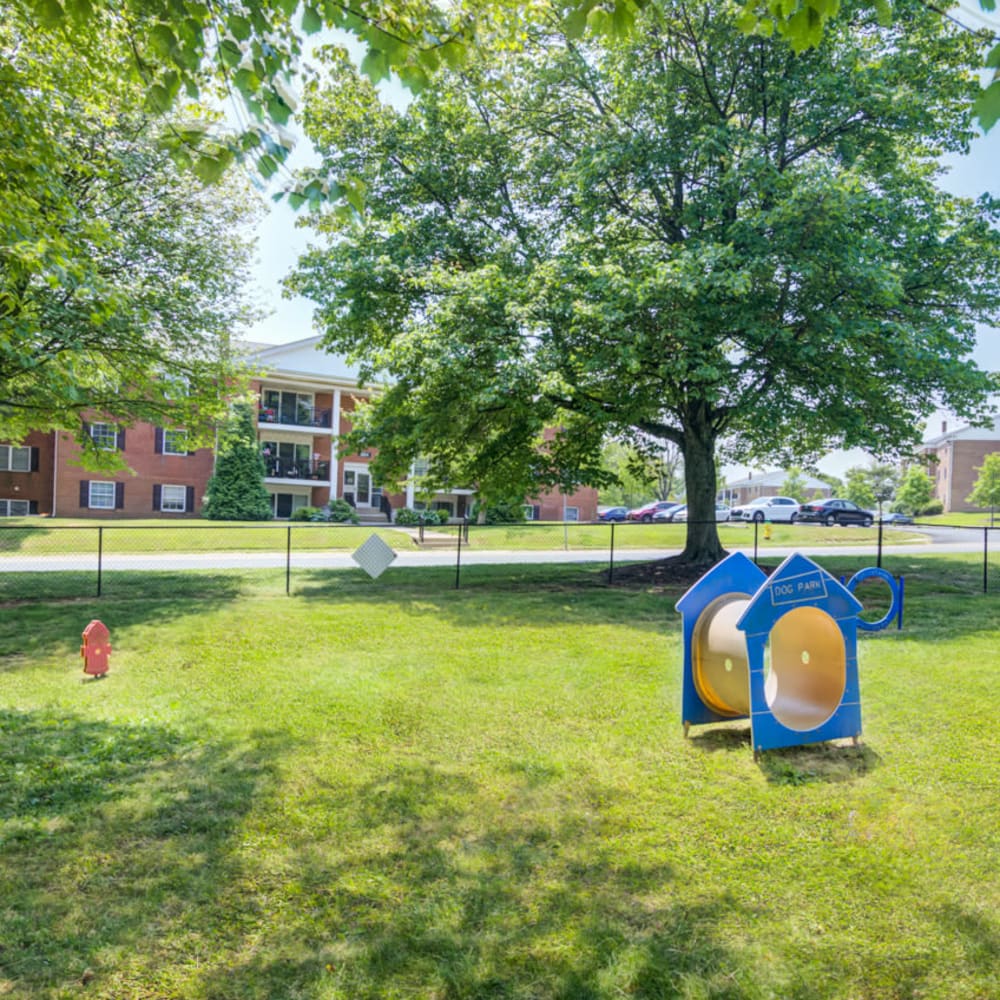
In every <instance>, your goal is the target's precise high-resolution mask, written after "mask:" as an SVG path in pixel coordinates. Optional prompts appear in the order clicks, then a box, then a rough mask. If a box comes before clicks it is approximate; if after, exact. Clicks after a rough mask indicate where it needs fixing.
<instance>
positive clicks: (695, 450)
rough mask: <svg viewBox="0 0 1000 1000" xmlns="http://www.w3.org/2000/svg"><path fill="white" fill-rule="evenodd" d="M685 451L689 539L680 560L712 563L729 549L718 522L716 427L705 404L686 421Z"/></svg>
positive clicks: (694, 562) (696, 563)
mask: <svg viewBox="0 0 1000 1000" xmlns="http://www.w3.org/2000/svg"><path fill="white" fill-rule="evenodd" d="M683 451H684V483H685V486H686V489H687V540H686V542H685V545H684V551H683V552H682V553H681V554H680V556H679V557H678V561H680V562H686V563H691V564H693V565H699V566H700V565H705V566H710V565H712V564H714V563H717V562H718V561H719V560H720V559H721V558H722V557H723V556H724V555H725V550H724V549H723V548H722V543H721V542H720V541H719V530H718V527H717V526H716V523H715V492H716V483H715V431H714V430H713V429H712V426H711V423H710V422H709V420H708V415H707V413H706V412H705V408H704V407H703V406H700V407H698V409H697V411H696V412H695V413H693V414H691V415H689V418H688V419H687V420H686V421H685V427H684V448H683Z"/></svg>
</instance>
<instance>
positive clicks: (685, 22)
mask: <svg viewBox="0 0 1000 1000" xmlns="http://www.w3.org/2000/svg"><path fill="white" fill-rule="evenodd" d="M896 15H897V16H896V18H895V19H894V20H893V22H892V24H891V25H888V26H886V25H882V24H880V23H878V22H877V21H876V19H875V18H874V17H873V16H872V15H871V13H870V11H869V9H868V5H867V4H863V3H862V4H856V5H845V10H844V11H843V12H842V14H841V16H840V17H839V18H838V19H837V20H836V21H835V22H831V24H830V25H828V28H827V31H826V34H825V35H824V37H823V39H822V41H821V43H820V44H819V45H818V46H817V47H816V48H815V49H813V50H811V51H809V52H806V53H804V54H803V55H801V56H795V55H793V54H792V53H791V52H790V51H789V49H788V47H787V45H785V44H784V43H783V42H780V41H777V40H774V39H767V38H762V37H755V36H747V35H745V34H743V33H741V32H740V31H738V30H736V25H735V18H736V16H737V14H736V11H735V10H734V8H733V7H732V6H730V5H729V4H726V3H717V4H687V3H683V2H670V0H664V2H660V3H655V4H650V5H649V6H648V7H646V9H645V11H644V13H643V15H642V17H643V20H642V24H641V29H640V30H637V31H635V32H634V33H632V34H631V35H630V36H629V37H628V39H626V40H624V41H621V40H620V41H614V40H605V41H604V43H603V44H600V45H598V44H595V43H587V44H583V43H580V42H579V41H575V40H573V39H572V38H568V37H567V36H566V34H565V33H564V32H561V31H559V30H556V29H552V30H547V31H543V30H540V29H536V30H534V31H532V32H531V33H530V37H529V38H528V39H527V40H526V42H525V45H524V47H523V49H521V50H520V51H516V52H512V53H509V54H499V55H496V56H493V57H486V56H484V57H483V58H482V59H481V60H480V61H479V62H477V63H476V64H471V65H467V66H466V67H464V68H463V70H462V71H461V72H460V73H449V72H446V73H442V74H441V75H439V77H438V78H437V79H435V81H434V82H433V83H432V84H431V85H430V86H429V87H427V88H426V89H425V90H424V91H423V92H422V93H421V95H420V96H419V97H418V98H417V99H416V100H415V101H414V103H413V104H412V105H411V107H410V108H409V109H408V110H407V112H406V113H404V114H399V113H396V112H394V111H392V110H389V109H387V108H384V107H381V106H380V105H379V103H378V101H377V98H376V95H375V93H374V91H373V90H372V88H371V86H370V85H369V84H368V83H367V82H366V81H364V80H362V79H361V78H359V77H358V75H357V74H356V73H355V72H354V70H353V69H352V67H351V66H350V65H349V64H347V63H346V61H341V62H339V63H338V64H337V65H336V66H335V67H334V68H333V80H332V83H331V85H330V86H329V87H326V88H325V89H322V90H319V91H317V92H316V93H315V95H313V96H312V97H311V99H310V101H309V102H308V104H307V106H306V108H305V118H304V120H305V124H306V127H307V130H308V132H309V134H310V136H311V138H312V139H313V142H314V144H315V145H316V147H317V149H318V150H319V151H320V152H321V154H322V155H323V156H324V162H325V164H326V165H327V167H328V168H329V169H330V170H331V171H341V170H343V171H347V172H350V173H352V174H354V175H356V176H358V177H359V178H361V179H362V180H363V183H364V184H365V187H366V192H367V193H366V198H367V213H366V215H365V217H364V219H363V220H345V219H344V218H343V217H338V216H336V215H333V214H326V215H324V216H322V217H317V218H314V219H313V220H312V221H311V224H312V225H313V226H314V228H315V230H316V232H317V233H318V235H319V236H320V237H322V238H323V241H324V244H323V245H320V246H317V247H316V248H314V249H313V250H312V251H311V252H309V253H308V254H307V255H306V256H305V257H304V258H303V259H302V260H301V262H300V265H299V267H298V269H297V271H296V273H295V274H294V276H293V279H292V281H291V287H292V288H293V289H294V290H295V291H298V292H301V293H304V294H306V295H307V296H309V297H311V298H313V299H314V300H315V301H317V302H318V303H319V309H318V313H317V316H318V320H319V322H320V323H321V324H322V325H323V327H324V329H325V331H326V342H327V344H328V346H329V347H331V348H332V349H335V350H339V351H346V352H348V353H350V354H351V355H353V356H354V357H355V358H356V359H357V360H359V361H360V362H361V363H362V365H363V367H364V370H365V372H366V374H367V376H368V377H370V378H378V379H384V380H386V381H387V382H388V383H389V385H388V388H387V389H386V391H385V392H384V393H383V394H382V396H381V397H380V399H379V400H378V401H377V403H376V404H375V405H374V406H373V407H372V408H371V409H370V410H369V411H368V412H367V414H366V415H365V416H364V418H363V419H362V421H361V422H360V423H359V426H358V429H357V432H356V433H357V440H358V441H362V440H363V441H366V442H368V443H371V442H375V441H377V442H378V445H379V447H380V449H381V450H380V454H379V458H378V463H379V474H380V476H381V478H383V480H385V481H389V480H391V479H392V478H394V477H398V476H399V475H402V474H403V473H404V472H405V469H406V468H407V467H408V464H409V461H410V459H411V458H412V457H413V456H414V455H415V454H417V453H423V454H425V455H428V456H429V457H430V458H431V459H432V463H433V467H434V468H435V469H436V470H437V472H438V474H439V475H440V476H441V477H442V479H443V480H446V481H450V482H452V483H455V482H460V481H461V482H475V483H478V484H480V486H481V487H483V488H485V489H487V490H489V489H492V488H496V489H500V488H501V486H502V485H503V484H506V488H507V490H509V488H510V485H511V484H512V483H517V484H518V485H523V486H525V488H526V491H527V488H528V487H530V486H531V485H532V484H535V485H537V484H538V483H560V484H561V485H563V486H572V485H573V484H574V483H575V482H577V481H597V480H596V478H595V477H596V475H597V474H598V473H599V463H598V462H597V461H596V459H597V456H598V455H599V445H600V441H601V439H602V438H603V437H604V436H605V435H607V434H612V435H615V436H617V437H619V438H624V439H627V438H628V437H629V436H630V435H631V436H639V435H641V436H643V437H644V438H652V439H655V440H660V441H662V442H669V443H673V444H675V445H676V446H677V447H679V448H680V450H681V452H682V453H683V456H684V465H685V477H686V494H687V500H688V505H689V511H690V514H691V519H690V521H689V523H688V544H687V549H686V553H685V555H686V558H688V559H692V560H698V561H706V560H712V559H715V558H717V557H718V555H719V554H720V553H721V547H720V546H719V542H718V535H717V532H716V529H715V523H714V517H713V506H714V494H715V488H716V484H715V452H716V445H717V443H718V442H720V441H722V440H726V441H729V440H732V441H734V442H735V451H736V453H737V454H741V455H743V456H753V455H758V456H766V457H767V458H768V460H769V461H772V462H773V461H775V460H778V461H782V462H788V461H793V460H795V459H797V458H801V457H809V456H810V455H811V454H813V453H816V452H819V451H822V450H825V449H827V448H829V447H831V446H834V445H843V446H847V447H851V446H862V447H866V448H868V449H870V450H873V451H876V452H879V453H886V452H891V451H892V450H894V449H903V448H906V447H907V446H908V445H910V444H911V443H913V442H914V441H915V440H917V439H918V438H919V434H920V428H921V426H922V423H923V418H924V417H925V415H926V414H927V413H928V412H929V411H930V410H931V409H932V408H933V407H935V406H937V405H939V404H941V403H946V404H947V405H949V406H950V407H951V408H952V409H954V410H956V411H957V412H960V413H963V414H965V415H967V416H970V417H972V418H976V417H979V416H981V415H982V414H983V413H984V412H985V410H986V406H987V397H988V394H989V392H990V390H991V389H992V388H993V387H994V385H995V383H994V382H993V380H992V379H991V378H990V377H989V376H987V375H986V374H984V373H982V372H980V371H979V370H978V369H977V368H976V366H975V365H974V364H973V362H972V361H971V360H970V357H969V356H970V352H971V350H972V347H973V345H974V325H975V323H976V322H977V321H980V322H989V321H991V320H992V319H994V318H995V316H996V310H997V306H996V303H997V301H998V300H997V293H998V291H1000V279H998V261H1000V245H998V237H997V234H996V232H995V231H994V230H993V228H992V223H993V222H994V221H995V219H996V217H997V206H996V205H995V204H994V203H993V202H992V201H990V200H989V199H988V198H984V199H983V200H981V201H980V202H978V203H973V202H970V201H967V200H962V199H958V198H954V197H952V196H950V195H947V194H945V193H943V192H941V191H940V190H939V189H938V188H937V187H936V185H935V180H936V175H937V167H936V159H937V157H939V156H940V155H941V154H942V153H944V152H947V151H954V150H959V149H962V148H964V146H965V144H966V143H967V142H968V140H969V138H970V135H971V123H970V121H969V118H968V114H967V110H968V102H969V98H970V95H971V94H972V93H973V92H974V91H975V88H976V87H977V83H976V81H975V80H974V79H972V76H971V74H969V73H967V72H964V71H963V67H966V66H968V65H969V63H970V60H971V57H972V55H973V54H974V49H975V43H974V41H973V40H972V39H970V38H969V37H968V36H967V35H965V34H963V33H961V32H958V31H956V30H953V29H952V28H951V26H950V25H949V24H948V23H947V22H946V21H942V19H941V18H940V17H938V16H937V15H936V14H934V13H933V12H930V11H928V10H927V8H926V7H925V6H924V5H923V4H921V3H918V2H914V3H900V4H898V5H897V7H896ZM546 427H558V428H559V429H560V433H559V434H558V435H557V436H556V439H555V440H554V441H552V442H551V443H549V444H546V445H545V446H544V447H542V446H541V444H540V443H541V441H542V435H543V431H544V429H545V428H546ZM700 522H705V523H704V524H702V523H700Z"/></svg>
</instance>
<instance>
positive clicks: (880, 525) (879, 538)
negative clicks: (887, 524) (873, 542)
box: [875, 504, 882, 569]
mask: <svg viewBox="0 0 1000 1000" xmlns="http://www.w3.org/2000/svg"><path fill="white" fill-rule="evenodd" d="M879 506H881V504H880V505H879ZM875 565H876V566H877V567H878V568H879V569H881V568H882V516H881V514H880V515H879V519H878V558H876V560H875Z"/></svg>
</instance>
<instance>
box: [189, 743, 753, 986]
mask: <svg viewBox="0 0 1000 1000" xmlns="http://www.w3.org/2000/svg"><path fill="white" fill-rule="evenodd" d="M606 794H607V790H600V789H594V795H595V796H596V797H599V796H601V795H606ZM534 795H535V792H533V791H531V790H526V789H521V790H519V791H516V792H515V791H512V792H511V793H510V796H509V797H508V799H507V800H506V801H505V802H502V803H497V802H496V801H492V800H490V799H489V797H488V796H487V795H484V793H483V790H482V789H480V788H479V787H478V786H477V784H476V783H475V782H474V781H473V780H472V779H471V778H470V777H469V776H468V775H467V774H464V773H461V772H455V771H448V770H445V769H443V768H441V767H438V766H434V765H429V764H425V763H415V764H413V765H398V766H394V767H392V768H390V769H389V770H388V771H387V772H386V773H384V774H382V775H380V776H378V777H376V778H373V779H372V780H370V781H367V782H364V783H362V784H360V785H359V786H358V787H356V788H355V789H353V790H352V794H351V796H350V802H348V803H345V802H343V801H342V800H341V798H339V797H338V796H337V795H336V793H335V792H334V791H333V790H331V793H330V797H329V799H328V800H327V801H326V802H325V803H323V808H324V809H325V810H329V811H331V812H333V813H336V814H339V817H340V822H339V823H338V828H340V829H342V827H341V824H342V823H347V824H348V825H349V826H350V833H349V835H348V836H347V837H346V839H345V840H344V841H342V842H345V843H346V847H345V850H346V853H347V854H348V860H345V861H343V862H341V863H337V862H332V863H329V864H324V863H323V862H322V861H321V860H319V859H318V858H317V856H316V854H315V853H314V852H313V851H311V850H309V849H308V848H306V849H303V850H302V851H301V852H300V854H299V857H298V859H297V860H296V862H295V863H294V864H293V866H292V867H293V868H294V870H295V871H296V872H297V874H298V876H299V881H300V888H299V892H298V896H297V905H296V908H295V910H294V912H288V913H287V916H284V915H283V916H282V919H281V920H279V921H276V922H275V923H274V924H273V925H272V927H271V928H270V931H271V934H270V941H269V946H268V947H267V948H264V949H258V950H257V951H256V952H255V953H252V954H247V953H246V952H244V954H243V956H242V957H241V961H240V964H237V965H235V966H229V967H227V968H226V969H221V968H219V969H216V970H213V972H212V973H211V974H210V975H209V977H208V978H207V980H205V981H204V983H203V984H202V990H201V992H202V993H204V995H206V996H211V997H233V998H235V997H261V998H264V997H271V996H293V995H329V996H336V997H351V998H356V1000H376V998H384V997H387V996H426V997H431V996H434V997H441V998H455V1000H457V998H460V997H467V998H488V997H510V998H514V997H538V998H565V1000H570V998H572V1000H587V998H597V997H610V996H616V995H634V996H640V997H659V996H664V997H665V996H674V995H678V994H679V993H680V992H681V990H680V987H681V985H682V984H684V983H691V984H693V983H695V982H697V983H699V984H704V985H705V986H706V988H707V989H708V990H709V992H710V995H712V996H718V997H732V998H736V997H739V996H743V995H745V994H743V993H742V992H741V989H740V985H739V978H740V977H739V976H738V975H733V974H732V969H733V968H734V965H735V964H736V963H735V960H734V958H733V956H732V955H731V954H730V953H729V951H728V950H727V948H726V947H725V946H724V945H723V944H722V943H721V941H720V938H719V935H718V933H717V930H716V928H717V924H718V922H719V921H720V920H722V919H725V918H726V917H727V916H729V915H731V914H732V913H733V911H738V910H739V906H738V905H737V904H736V903H735V902H734V901H733V900H732V899H731V898H728V897H727V896H720V897H718V898H708V899H704V898H703V899H700V900H698V901H688V902H685V903H680V902H675V901H674V900H673V898H672V896H673V894H672V892H671V885H672V883H673V880H674V873H673V871H672V870H671V868H670V867H669V866H668V865H664V864H649V865H642V864H638V863H635V862H627V863H625V862H622V861H621V859H620V857H619V856H618V854H617V852H616V851H615V850H614V849H613V847H612V846H611V841H612V840H613V837H611V836H610V834H611V832H612V831H610V830H602V829H601V823H600V822H599V821H598V822H596V823H595V817H594V815H593V814H592V813H591V812H590V810H589V809H588V806H587V802H586V801H579V802H577V803H575V804H573V803H566V802H563V803H561V808H560V809H559V810H558V811H549V810H546V809H545V808H543V807H541V804H540V803H539V802H538V801H537V800H536V799H534V798H533V796H534ZM318 805H319V803H314V807H316V806H318ZM605 835H607V836H605ZM341 836H342V837H343V834H341ZM303 945H305V946H306V947H307V948H311V949H312V954H311V955H310V957H309V958H304V959H299V960H298V961H292V960H291V959H290V957H289V956H290V955H292V954H294V953H296V952H298V953H301V951H302V947H303ZM324 984H325V985H324ZM706 995H709V993H706Z"/></svg>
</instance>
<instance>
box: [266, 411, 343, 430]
mask: <svg viewBox="0 0 1000 1000" xmlns="http://www.w3.org/2000/svg"><path fill="white" fill-rule="evenodd" d="M332 417H333V411H332V410H317V409H313V408H310V407H306V406H288V407H278V406H261V407H258V409H257V422H258V423H259V424H280V425H281V426H283V427H322V428H324V429H326V430H329V429H330V428H331V427H332V426H333V420H332Z"/></svg>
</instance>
